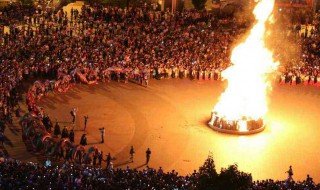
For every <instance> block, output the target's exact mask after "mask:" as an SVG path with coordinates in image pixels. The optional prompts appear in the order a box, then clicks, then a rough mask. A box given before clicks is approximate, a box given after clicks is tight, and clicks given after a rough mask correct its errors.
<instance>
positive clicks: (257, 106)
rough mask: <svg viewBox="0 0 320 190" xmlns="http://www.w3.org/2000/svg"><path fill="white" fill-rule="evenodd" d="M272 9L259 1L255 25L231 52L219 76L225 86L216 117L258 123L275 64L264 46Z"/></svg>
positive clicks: (268, 2) (271, 3)
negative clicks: (228, 64)
mask: <svg viewBox="0 0 320 190" xmlns="http://www.w3.org/2000/svg"><path fill="white" fill-rule="evenodd" d="M273 7H274V0H261V1H260V2H259V3H258V4H257V5H256V7H255V9H254V11H253V13H254V15H255V18H256V23H255V24H254V26H253V28H252V29H251V31H250V34H249V36H248V37H247V38H246V39H245V41H244V42H243V43H241V44H239V45H238V46H237V47H235V48H234V50H233V51H232V54H231V62H232V64H233V65H232V66H230V67H229V68H227V69H226V70H225V71H224V72H223V73H222V77H223V79H224V80H225V79H227V80H228V87H227V88H226V90H225V92H224V93H223V94H222V95H221V97H220V100H219V102H218V103H217V104H216V106H215V107H214V109H213V112H215V113H217V116H218V117H220V118H224V119H225V120H234V121H236V120H237V121H239V120H242V119H243V118H247V119H254V120H258V119H261V118H264V116H265V115H266V113H267V111H268V105H267V91H268V87H269V86H270V85H269V82H268V74H269V73H270V72H272V71H273V69H274V68H276V67H277V65H278V63H277V62H275V61H274V59H273V56H272V52H271V51H270V50H268V49H267V48H266V47H265V43H264V37H265V35H266V27H265V24H266V22H267V21H269V20H270V18H271V16H272V11H273ZM241 128H243V127H241ZM239 130H245V129H240V128H239Z"/></svg>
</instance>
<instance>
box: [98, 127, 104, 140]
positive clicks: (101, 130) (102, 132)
mask: <svg viewBox="0 0 320 190" xmlns="http://www.w3.org/2000/svg"><path fill="white" fill-rule="evenodd" d="M99 131H100V134H101V143H104V133H105V130H104V127H102V128H99Z"/></svg>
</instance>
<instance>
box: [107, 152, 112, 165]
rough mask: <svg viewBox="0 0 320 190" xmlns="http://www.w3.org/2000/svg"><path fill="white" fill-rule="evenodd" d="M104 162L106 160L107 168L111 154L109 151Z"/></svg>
mask: <svg viewBox="0 0 320 190" xmlns="http://www.w3.org/2000/svg"><path fill="white" fill-rule="evenodd" d="M106 162H107V168H109V165H110V162H111V154H110V152H109V153H108V155H107V159H106Z"/></svg>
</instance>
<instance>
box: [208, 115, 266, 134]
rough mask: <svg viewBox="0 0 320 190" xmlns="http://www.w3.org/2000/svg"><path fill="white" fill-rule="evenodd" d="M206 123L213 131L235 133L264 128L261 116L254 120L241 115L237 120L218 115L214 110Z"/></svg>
mask: <svg viewBox="0 0 320 190" xmlns="http://www.w3.org/2000/svg"><path fill="white" fill-rule="evenodd" d="M208 125H209V126H210V127H211V128H212V129H213V130H215V131H218V132H221V133H229V134H235V135H251V134H255V133H259V132H262V131H263V130H264V129H265V124H264V123H263V119H262V118H260V119H258V120H254V119H251V118H246V117H243V118H242V119H239V120H227V119H225V118H224V117H219V116H218V114H217V113H216V112H212V113H211V119H210V121H209V123H208Z"/></svg>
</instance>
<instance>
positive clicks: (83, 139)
mask: <svg viewBox="0 0 320 190" xmlns="http://www.w3.org/2000/svg"><path fill="white" fill-rule="evenodd" d="M80 144H81V145H82V146H86V145H87V144H88V143H87V137H86V134H82V136H81V139H80Z"/></svg>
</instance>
